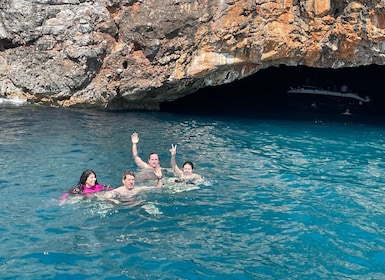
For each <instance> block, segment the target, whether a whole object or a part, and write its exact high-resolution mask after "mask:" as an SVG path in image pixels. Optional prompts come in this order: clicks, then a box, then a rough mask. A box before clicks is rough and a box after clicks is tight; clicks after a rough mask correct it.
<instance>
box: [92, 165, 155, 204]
mask: <svg viewBox="0 0 385 280" xmlns="http://www.w3.org/2000/svg"><path fill="white" fill-rule="evenodd" d="M159 172H161V171H160V168H159V169H157V175H159ZM161 175H162V173H160V176H159V177H162V176H161ZM122 183H123V186H121V187H119V188H116V189H113V190H111V191H107V192H105V193H103V194H102V195H98V197H100V198H104V199H108V200H110V201H112V202H114V203H116V204H119V203H121V202H123V201H127V200H129V199H130V198H132V197H133V196H134V195H136V194H137V193H138V192H140V191H143V190H149V189H155V188H161V187H162V178H160V179H158V180H157V183H156V186H155V187H146V186H141V187H136V186H135V174H134V172H131V171H128V170H127V171H125V172H124V173H123V177H122Z"/></svg>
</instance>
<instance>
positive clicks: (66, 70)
mask: <svg viewBox="0 0 385 280" xmlns="http://www.w3.org/2000/svg"><path fill="white" fill-rule="evenodd" d="M384 15H385V0H373V1H371V0H367V1H362V0H361V1H359V0H356V1H353V0H333V1H331V0H275V1H272V0H221V1H208V0H163V1H157V0H93V1H92V0H89V1H86V0H39V1H37V0H2V1H1V3H0V96H7V97H13V96H19V97H22V98H28V99H29V100H30V101H31V102H35V103H40V104H47V105H52V106H63V107H68V106H78V107H84V106H86V107H87V106H91V107H95V108H106V109H157V108H159V104H160V103H161V102H164V101H172V100H175V99H178V98H180V97H182V96H185V95H188V94H190V93H192V92H195V91H197V90H198V89H201V88H204V87H207V86H215V85H221V84H226V83H231V82H233V81H235V80H237V79H242V78H244V77H247V76H249V75H252V74H254V73H256V72H258V71H259V70H261V69H264V68H268V67H270V66H276V65H289V66H297V65H306V66H311V67H320V68H341V67H355V66H359V65H369V64H378V65H383V64H384V61H385V32H384V31H385V16H384ZM255 94H258V92H256V93H255Z"/></svg>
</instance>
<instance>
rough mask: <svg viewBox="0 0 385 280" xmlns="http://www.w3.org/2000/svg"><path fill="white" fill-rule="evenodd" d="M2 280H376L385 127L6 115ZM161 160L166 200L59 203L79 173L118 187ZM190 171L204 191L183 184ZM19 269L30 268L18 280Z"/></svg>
mask: <svg viewBox="0 0 385 280" xmlns="http://www.w3.org/2000/svg"><path fill="white" fill-rule="evenodd" d="M0 111H1V114H0V123H1V129H2V133H1V137H0V154H1V157H0V169H1V173H0V200H1V201H0V232H1V237H0V244H1V245H0V249H1V252H2V253H1V255H0V261H1V262H0V274H1V275H2V278H4V279H14V278H20V277H21V275H23V279H54V278H75V279H76V278H78V279H100V278H103V279H112V278H113V279H206V278H223V279H287V278H290V279H291V278H293V279H334V278H338V279H381V278H383V277H384V276H385V269H384V267H385V257H384V256H385V232H384V228H385V224H384V223H385V219H384V218H385V206H384V203H383V202H384V201H383V193H384V191H385V189H384V187H383V186H384V180H383V178H382V176H381V174H384V171H385V163H384V160H383V154H384V152H385V142H384V137H383V135H384V126H383V125H381V124H373V123H372V122H371V123H367V122H346V121H342V122H341V121H340V120H334V121H331V120H330V119H323V120H322V121H320V119H318V120H314V119H312V118H307V119H306V118H304V119H303V120H282V119H281V120H279V119H274V118H230V117H220V116H217V117H199V116H193V115H189V116H188V115H174V114H167V113H159V112H158V113H156V112H155V113H154V112H153V113H139V112H136V113H134V112H125V113H124V112H121V113H108V112H91V111H76V110H58V109H46V108H37V107H33V106H25V107H12V108H7V107H3V108H0ZM134 131H136V132H138V133H139V137H140V142H139V144H138V152H139V155H140V156H141V157H142V159H144V160H145V159H147V156H148V154H149V153H150V152H153V151H156V152H158V153H159V154H160V161H161V165H162V166H163V167H164V168H166V170H165V179H164V186H163V188H162V189H154V190H146V191H142V192H140V193H139V194H138V195H137V196H136V197H135V198H133V199H132V200H129V201H126V202H125V203H121V204H118V205H116V204H114V203H110V202H107V201H103V200H100V199H97V198H96V197H94V198H91V199H83V198H73V197H72V198H71V199H70V200H69V201H68V203H66V204H64V205H62V206H59V199H60V196H61V195H62V194H63V193H64V192H66V191H67V190H68V189H69V188H70V187H72V186H74V185H75V184H76V183H77V181H78V179H79V176H80V174H81V172H82V171H83V170H84V169H87V168H91V169H93V170H95V172H96V173H97V176H98V181H99V182H100V183H102V184H111V185H113V186H115V187H118V186H120V185H121V174H122V173H123V171H124V170H127V169H130V170H134V171H138V169H137V168H136V166H135V164H134V161H133V159H132V154H131V133H132V132H134ZM171 144H178V154H177V162H178V164H179V165H181V164H182V163H183V162H184V161H185V160H191V161H192V162H194V165H195V169H196V170H195V171H196V172H197V173H199V174H201V175H203V177H204V182H203V183H202V184H198V185H193V184H185V183H176V182H175V177H174V175H173V174H172V172H171V171H170V169H169V168H170V154H169V149H170V147H171ZM20 268H23V269H22V270H23V273H21V270H20Z"/></svg>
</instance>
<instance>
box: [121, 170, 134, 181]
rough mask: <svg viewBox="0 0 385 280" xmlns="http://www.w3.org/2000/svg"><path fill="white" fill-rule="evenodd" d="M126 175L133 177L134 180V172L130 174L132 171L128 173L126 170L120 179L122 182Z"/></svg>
mask: <svg viewBox="0 0 385 280" xmlns="http://www.w3.org/2000/svg"><path fill="white" fill-rule="evenodd" d="M127 175H130V176H133V177H134V178H135V173H134V172H132V171H130V170H126V171H124V173H123V176H122V179H123V180H124V179H126V176H127Z"/></svg>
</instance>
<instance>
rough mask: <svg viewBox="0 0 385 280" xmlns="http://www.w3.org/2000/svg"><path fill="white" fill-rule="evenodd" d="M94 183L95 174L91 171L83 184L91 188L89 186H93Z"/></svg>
mask: <svg viewBox="0 0 385 280" xmlns="http://www.w3.org/2000/svg"><path fill="white" fill-rule="evenodd" d="M95 183H96V176H95V174H94V173H91V174H90V175H88V177H87V180H86V182H85V184H84V185H85V187H86V188H91V187H93V186H95Z"/></svg>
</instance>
